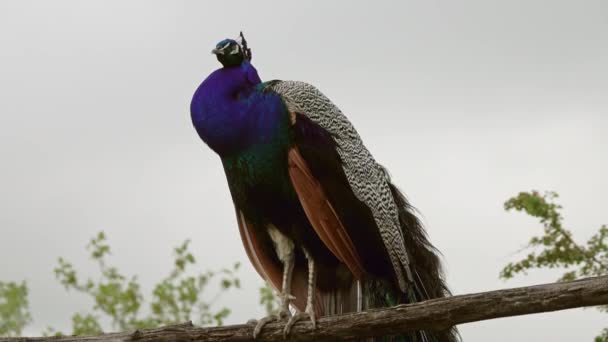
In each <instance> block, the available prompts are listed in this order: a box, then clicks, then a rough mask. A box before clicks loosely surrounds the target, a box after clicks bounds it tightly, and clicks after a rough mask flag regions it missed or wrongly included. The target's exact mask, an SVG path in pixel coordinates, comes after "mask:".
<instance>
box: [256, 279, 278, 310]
mask: <svg viewBox="0 0 608 342" xmlns="http://www.w3.org/2000/svg"><path fill="white" fill-rule="evenodd" d="M260 304H262V305H263V306H264V308H265V309H266V314H267V315H269V316H270V315H273V314H276V313H278V311H279V299H278V297H277V296H276V295H275V293H274V290H273V289H272V288H271V287H270V285H268V283H266V284H265V286H264V287H260Z"/></svg>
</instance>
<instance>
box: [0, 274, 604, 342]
mask: <svg viewBox="0 0 608 342" xmlns="http://www.w3.org/2000/svg"><path fill="white" fill-rule="evenodd" d="M606 304H608V276H603V277H595V278H587V279H582V280H577V281H571V282H563V283H553V284H545V285H537V286H529V287H519V288H513V289H506V290H498V291H489V292H481V293H475V294H466V295H459V296H453V297H448V298H440V299H433V300H429V301H425V302H420V303H415V304H407V305H399V306H396V307H393V308H387V309H378V310H369V311H366V312H359V313H352V314H347V315H341V316H333V317H323V318H321V319H319V321H318V323H317V329H315V330H312V329H311V324H310V323H309V322H300V323H297V324H296V325H295V326H294V327H293V330H292V333H291V335H290V336H291V339H290V340H292V341H336V340H353V339H361V338H362V337H368V336H379V335H394V334H400V333H406V332H409V331H413V330H421V329H425V330H443V329H446V328H448V327H450V326H453V325H457V324H461V323H469V322H476V321H482V320H488V319H493V318H500V317H509V316H518V315H527V314H533V313H540V312H549V311H557V310H565V309H572V308H578V307H585V306H594V305H606ZM283 325H284V323H269V324H268V325H266V326H265V327H264V329H263V330H262V334H261V335H260V336H258V338H257V339H256V340H255V341H258V342H262V341H284V339H283V335H282V329H283ZM252 331H253V325H251V324H249V325H245V324H242V325H232V326H225V327H213V328H199V327H195V326H193V325H192V323H186V324H179V325H173V326H166V327H162V328H157V329H147V330H141V331H139V330H138V331H135V332H121V333H110V334H103V335H99V336H65V337H35V338H29V337H14V338H0V342H47V341H49V342H51V341H52V342H101V341H116V342H123V341H124V342H127V341H129V342H134V341H138V342H165V341H184V342H186V341H187V342H216V341H254V340H253V338H252V336H251V333H252Z"/></svg>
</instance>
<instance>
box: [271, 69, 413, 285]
mask: <svg viewBox="0 0 608 342" xmlns="http://www.w3.org/2000/svg"><path fill="white" fill-rule="evenodd" d="M268 87H269V89H270V90H271V91H273V92H275V93H277V94H279V95H280V96H281V97H282V98H283V100H284V101H285V103H286V104H287V106H288V108H289V111H290V112H291V113H298V114H301V115H304V116H305V117H306V118H308V119H310V120H311V121H312V122H313V123H314V124H316V125H318V126H320V127H321V128H323V129H324V130H325V131H327V132H328V133H329V134H330V135H331V137H332V139H333V141H334V142H335V149H336V152H337V153H338V155H339V157H340V159H341V165H342V168H343V171H344V175H345V176H346V179H347V181H348V184H349V185H350V188H351V190H352V192H353V193H354V195H355V196H356V198H357V199H358V200H359V201H361V202H362V203H364V204H365V205H366V206H367V207H368V208H369V210H370V211H371V214H372V215H373V219H374V222H375V224H376V226H377V229H378V231H379V234H380V236H381V238H382V242H383V244H384V247H385V248H386V252H387V254H388V257H389V258H390V262H391V264H392V268H393V270H394V273H395V276H396V278H397V281H398V284H399V288H400V289H401V291H403V292H406V291H407V288H408V286H407V284H408V283H410V284H411V283H413V282H414V280H413V277H412V272H411V269H410V261H409V257H408V252H407V251H406V248H405V244H404V237H403V232H402V230H401V227H400V222H399V209H398V207H397V204H396V203H395V199H394V198H393V195H392V193H391V188H390V185H389V184H390V182H389V178H388V175H387V174H386V172H385V170H384V168H383V167H382V166H381V165H380V164H378V163H377V162H376V161H375V160H374V158H373V157H372V155H371V153H370V152H369V151H368V150H367V148H365V146H364V145H363V142H362V141H361V138H360V137H359V134H358V133H357V131H356V130H355V128H354V127H353V125H352V124H351V123H350V121H348V119H347V118H346V116H345V115H344V114H343V113H342V112H341V111H340V109H339V108H338V107H336V106H335V105H334V104H333V103H332V102H331V101H330V100H329V99H328V98H327V97H326V96H325V95H323V94H322V93H321V92H320V91H319V90H318V89H316V88H315V87H314V86H312V85H310V84H307V83H304V82H298V81H273V82H270V83H269V84H268Z"/></svg>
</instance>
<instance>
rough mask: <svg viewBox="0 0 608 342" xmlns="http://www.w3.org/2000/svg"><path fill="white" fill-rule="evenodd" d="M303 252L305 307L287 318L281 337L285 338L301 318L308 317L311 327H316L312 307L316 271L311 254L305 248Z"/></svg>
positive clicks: (315, 318) (313, 308)
mask: <svg viewBox="0 0 608 342" xmlns="http://www.w3.org/2000/svg"><path fill="white" fill-rule="evenodd" d="M304 254H305V255H306V259H307V260H308V293H307V295H308V297H306V309H305V310H304V312H296V314H295V315H293V316H292V317H291V318H290V319H289V321H288V322H287V325H285V328H284V329H283V337H285V338H286V339H287V336H289V333H290V332H291V328H292V327H293V325H294V324H296V323H297V322H298V321H300V320H302V319H305V318H308V319H310V320H311V321H312V328H313V329H315V328H316V327H317V317H316V315H315V307H314V298H315V287H316V283H317V273H316V272H315V262H314V260H313V259H312V256H311V255H310V254H308V252H307V251H306V250H304Z"/></svg>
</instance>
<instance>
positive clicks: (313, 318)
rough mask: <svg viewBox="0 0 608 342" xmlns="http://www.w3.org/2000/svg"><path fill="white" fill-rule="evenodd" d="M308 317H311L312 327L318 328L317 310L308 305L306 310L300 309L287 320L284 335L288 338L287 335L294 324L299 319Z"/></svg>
mask: <svg viewBox="0 0 608 342" xmlns="http://www.w3.org/2000/svg"><path fill="white" fill-rule="evenodd" d="M306 318H308V319H310V321H311V322H312V328H313V329H316V328H317V317H316V316H315V311H314V310H312V309H311V308H308V307H307V308H306V311H304V312H301V311H298V312H296V314H295V315H293V316H291V318H290V319H289V321H287V324H286V325H285V328H284V329H283V337H284V338H285V339H287V336H289V333H290V332H291V328H292V327H293V326H294V324H296V323H297V322H298V321H301V320H303V319H306Z"/></svg>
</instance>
